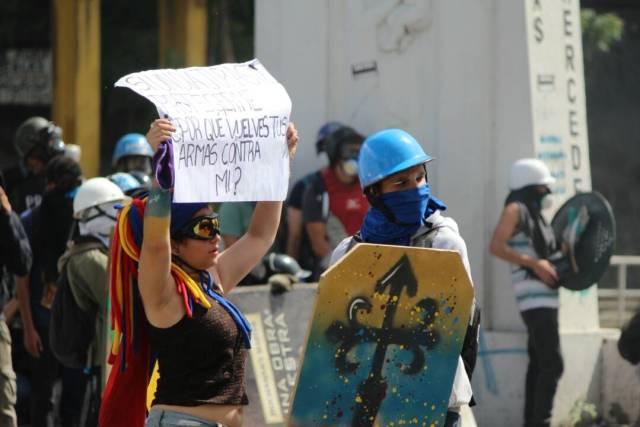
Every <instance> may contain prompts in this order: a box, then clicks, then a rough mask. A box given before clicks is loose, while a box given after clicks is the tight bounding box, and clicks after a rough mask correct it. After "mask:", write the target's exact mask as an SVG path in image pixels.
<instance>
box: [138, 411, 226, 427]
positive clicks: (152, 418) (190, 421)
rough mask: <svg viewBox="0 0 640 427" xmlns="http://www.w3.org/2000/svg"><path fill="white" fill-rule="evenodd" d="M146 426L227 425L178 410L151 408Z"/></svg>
mask: <svg viewBox="0 0 640 427" xmlns="http://www.w3.org/2000/svg"><path fill="white" fill-rule="evenodd" d="M144 425H145V427H225V425H224V424H220V423H216V422H211V421H208V420H204V419H202V418H198V417H194V416H193V415H188V414H183V413H181V412H176V411H167V410H164V409H156V408H151V412H149V416H148V417H147V421H146V422H145V423H144Z"/></svg>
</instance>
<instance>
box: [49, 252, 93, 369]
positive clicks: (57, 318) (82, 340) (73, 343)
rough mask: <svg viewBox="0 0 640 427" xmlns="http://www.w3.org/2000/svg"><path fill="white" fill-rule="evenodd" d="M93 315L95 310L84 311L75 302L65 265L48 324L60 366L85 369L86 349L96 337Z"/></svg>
mask: <svg viewBox="0 0 640 427" xmlns="http://www.w3.org/2000/svg"><path fill="white" fill-rule="evenodd" d="M96 316H97V309H95V308H92V309H90V310H89V311H84V310H82V309H81V308H80V306H79V305H78V303H77V302H76V299H75V297H74V296H73V292H72V291H71V284H70V283H69V277H68V274H67V266H66V265H65V266H64V268H63V269H62V273H61V274H60V277H59V278H58V281H57V291H56V295H55V297H54V299H53V303H52V305H51V322H50V325H49V345H50V346H51V351H52V352H53V354H54V356H55V357H56V359H58V361H59V362H60V363H61V364H63V365H64V366H67V367H69V368H79V369H84V368H86V367H87V366H88V364H89V360H88V359H89V357H88V355H89V347H90V346H91V342H92V341H93V338H94V337H95V334H96Z"/></svg>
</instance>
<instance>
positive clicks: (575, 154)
mask: <svg viewBox="0 0 640 427" xmlns="http://www.w3.org/2000/svg"><path fill="white" fill-rule="evenodd" d="M571 167H572V168H573V170H578V169H580V167H582V154H581V152H580V146H579V145H578V144H572V145H571Z"/></svg>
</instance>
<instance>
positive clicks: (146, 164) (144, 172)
mask: <svg viewBox="0 0 640 427" xmlns="http://www.w3.org/2000/svg"><path fill="white" fill-rule="evenodd" d="M152 157H153V149H152V148H151V146H150V145H149V142H148V141H147V138H146V137H145V136H144V135H142V134H140V133H128V134H126V135H124V136H123V137H122V138H120V139H119V140H118V142H117V143H116V148H115V149H114V150H113V157H112V159H111V166H112V167H113V169H114V170H115V171H116V172H128V173H130V174H132V175H133V176H134V177H135V178H136V179H137V180H138V182H139V183H140V184H141V185H143V186H145V187H150V185H151V181H150V178H149V176H150V175H151V158H152Z"/></svg>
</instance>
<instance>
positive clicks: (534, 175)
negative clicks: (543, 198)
mask: <svg viewBox="0 0 640 427" xmlns="http://www.w3.org/2000/svg"><path fill="white" fill-rule="evenodd" d="M554 182H556V179H555V178H554V177H553V176H551V172H550V171H549V168H548V167H547V165H545V164H544V162H542V161H541V160H538V159H520V160H518V161H516V162H515V163H514V164H513V166H511V173H510V174H509V189H511V190H518V189H520V188H523V187H526V186H528V185H551V184H553V183H554Z"/></svg>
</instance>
